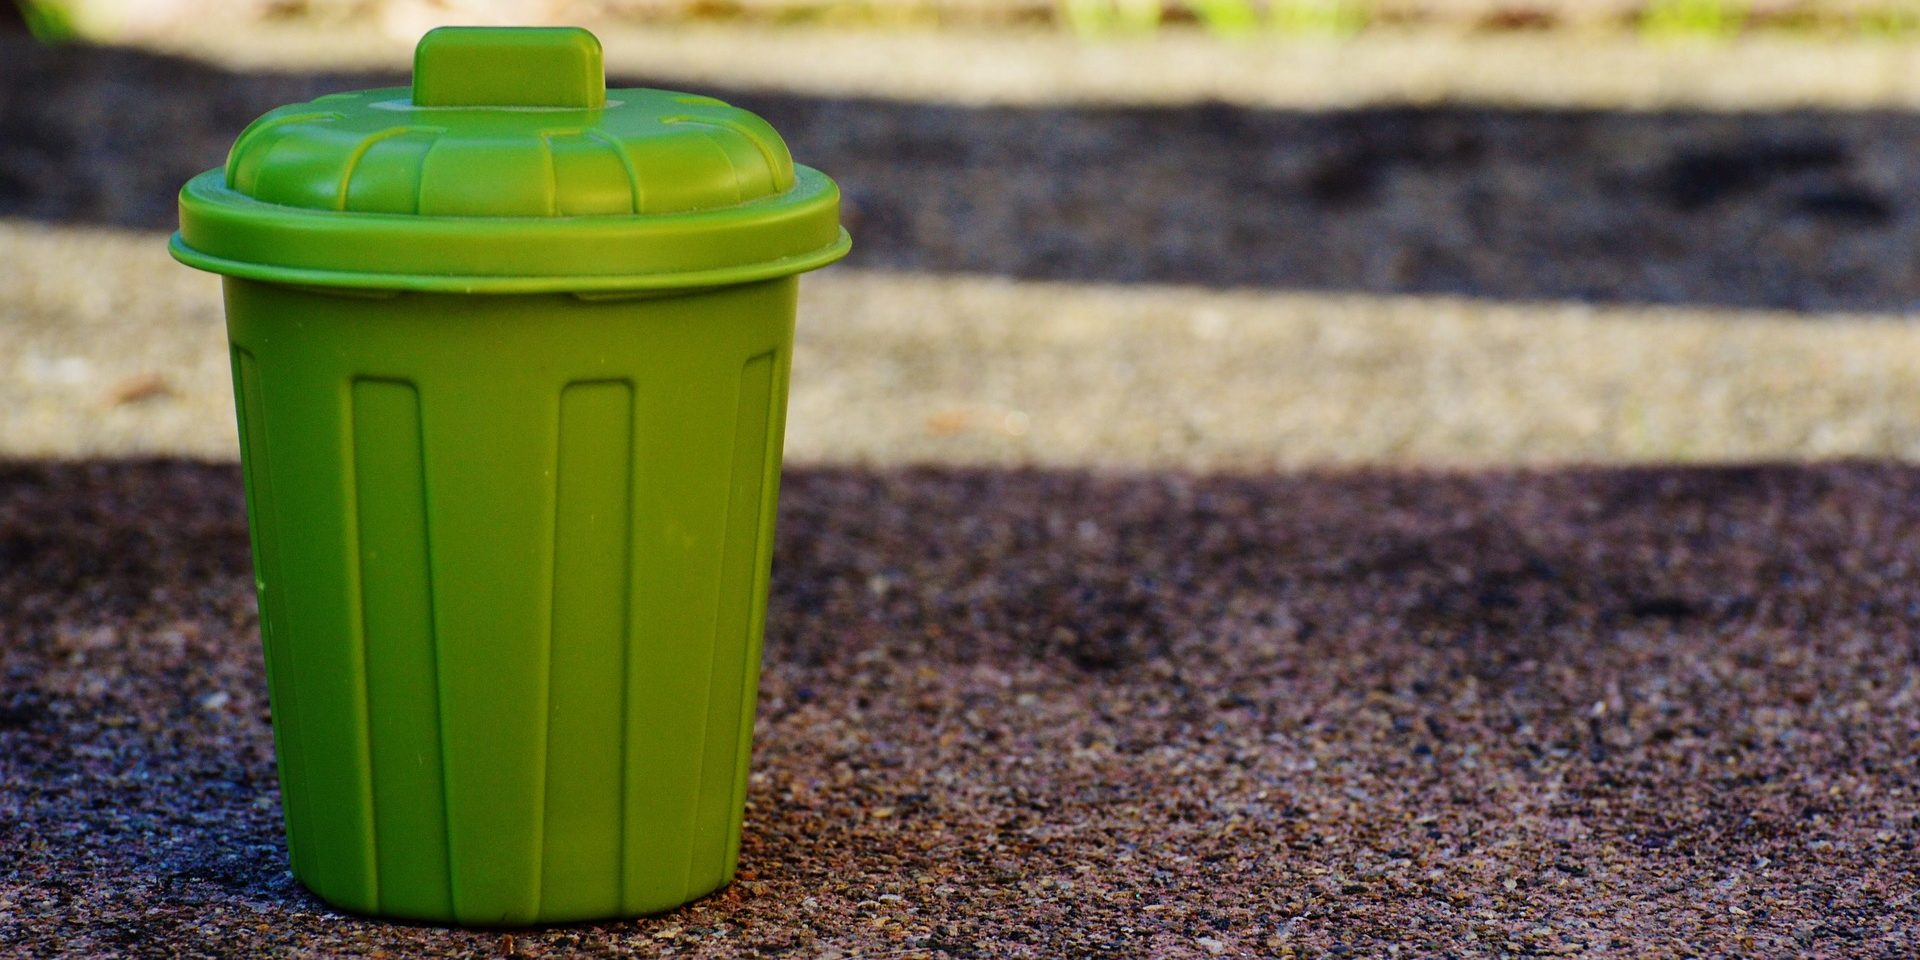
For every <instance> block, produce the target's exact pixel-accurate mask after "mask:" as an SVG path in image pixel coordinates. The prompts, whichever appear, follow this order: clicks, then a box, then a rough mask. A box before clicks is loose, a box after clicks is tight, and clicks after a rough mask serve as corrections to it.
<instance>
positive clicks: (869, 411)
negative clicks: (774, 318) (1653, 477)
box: [0, 0, 1920, 469]
mask: <svg viewBox="0 0 1920 960" xmlns="http://www.w3.org/2000/svg"><path fill="white" fill-rule="evenodd" d="M0 9H3V10H5V13H6V15H7V16H8V23H7V27H6V28H5V32H4V35H0V455H8V456H28V457H47V456H53V457H89V456H101V455H116V456H117V455H125V454H187V455H192V456H204V457H214V458H219V459H231V458H232V457H233V456H234V455H235V451H234V444H233V439H232V436H231V434H232V423H231V416H232V414H231V412H230V410H229V403H228V397H227V393H226V391H227V389H228V387H227V382H226V378H227V374H226V372H225V364H224V361H223V360H222V359H221V358H222V356H223V352H222V350H221V336H220V332H219V325H220V322H221V321H220V314H219V307H218V302H217V296H218V283H217V281H216V280H215V279H214V278H212V277H208V276H203V275H199V274H196V273H193V272H192V271H188V270H185V269H183V268H179V267H177V266H175V265H174V264H173V263H171V262H170V261H169V260H168V259H167V258H166V256H165V254H164V251H163V246H164V238H165V234H166V232H167V231H168V230H170V229H171V227H172V225H173V216H174V214H173V199H172V197H173V193H174V191H175V190H176V189H177V188H178V186H179V184H180V183H181V182H183V181H184V180H185V179H186V178H187V177H189V176H190V175H192V174H193V173H195V172H197V171H199V170H202V169H206V168H209V167H212V166H216V165H218V164H219V163H221V162H222V160H223V158H224V155H225V150H226V148H227V146H228V145H229V144H230V143H231V141H232V139H233V137H234V135H235V134H237V133H238V132H239V130H240V129H241V128H242V127H243V126H245V124H246V123H247V122H248V121H249V120H250V119H252V118H253V117H254V116H257V115H258V114H260V113H262V112H264V111H266V110H268V109H270V108H272V107H274V106H277V105H279V104H282V103H288V102H293V101H296V100H302V99H306V98H309V97H311V96H314V95H316V94H319V93H323V92H327V91H332V90H340V89H351V88H356V87H365V86H370V85H380V84H390V83H404V82H405V79H406V70H407V66H408V63H409V56H410V51H411V47H412V43H413V40H414V39H415V38H416V37H417V36H418V35H419V33H420V32H421V31H423V30H425V29H427V28H429V27H431V26H434V25H437V24H444V23H549V22H552V23H559V22H566V23H580V24H584V25H587V26H590V27H592V28H593V29H595V30H596V31H598V32H599V33H600V35H601V36H602V38H603V40H604V42H605V44H606V48H607V51H608V58H609V69H610V71H611V73H612V74H613V75H614V82H615V83H616V84H621V83H624V84H629V85H634V84H638V85H654V86H666V87H678V88H686V89H695V90H699V91H701V92H707V93H714V94H717V95H719V96H722V97H724V98H727V99H730V100H733V101H736V102H739V103H741V104H742V105H745V106H748V107H749V108H751V109H754V110H757V111H759V112H761V113H762V114H763V115H765V116H766V117H768V118H769V119H770V120H771V121H772V122H773V123H774V125H775V126H776V127H778V128H779V129H780V130H781V131H782V132H783V133H785V134H786V135H787V137H788V138H789V140H790V142H791V144H792V147H793V151H794V153H795V155H796V157H797V158H799V159H800V160H801V161H802V162H805V163H809V164H812V165H815V166H818V167H820V168H822V169H825V170H827V171H829V172H831V173H832V174H833V175H834V176H835V177H836V178H838V179H839V180H840V182H841V184H842V186H843V188H844V189H845V192H846V197H847V219H848V223H849V226H850V227H851V229H852V231H853V234H854V236H855V238H856V248H855V253H854V255H853V257H852V258H851V259H849V260H848V261H847V262H846V263H845V264H844V265H843V266H841V267H837V268H836V269H834V270H832V271H829V272H827V273H825V274H822V275H820V276H818V277H815V278H811V279H810V281H809V283H808V284H807V289H806V294H805V296H806V303H805V305H804V307H803V322H802V325H801V326H802V342H801V346H800V350H801V352H800V354H799V355H798V361H797V362H798V369H799V370H800V371H801V373H800V374H799V375H797V376H796V377H795V381H794V382H795V389H796V394H795V398H794V406H793V411H792V430H791V434H790V455H791V456H792V457H793V458H794V460H795V462H797V463H814V462H829V463H831V462H849V463H919V462H941V463H959V464H1041V465H1060V466H1074V467H1084V466H1114V467H1127V466H1169V465H1175V466H1192V467H1197V468H1226V469H1262V468H1269V467H1293V466H1302V465H1314V464H1354V463H1363V464H1371V463H1387V464H1435V465H1445V466H1453V465H1485V464H1503V463H1542V462H1644V461H1689V462H1690V461H1712V460H1753V459H1806V458H1829V457H1849V456H1868V457H1894V458H1906V457H1909V456H1911V455H1913V454H1914V453H1916V452H1920V429H1917V428H1920V326H1916V325H1913V324H1911V323H1909V322H1907V320H1906V319H1905V316H1906V314H1907V312H1908V311H1909V310H1910V309H1911V308H1912V307H1913V306H1914V305H1915V304H1916V303H1920V265H1916V262H1915V260H1914V258H1913V256H1912V255H1911V251H1912V249H1913V247H1914V241H1915V239H1916V235H1917V234H1920V202H1916V199H1917V198H1916V196H1915V192H1914V185H1915V184H1916V183H1917V182H1920V126H1917V125H1916V123H1915V120H1914V116H1915V115H1914V114H1913V113H1912V112H1911V111H1912V109H1913V107H1914V106H1915V103H1916V101H1920V3H1916V2H1912V0H1799V2H1787V0H1783V2H1758V0H1756V2H1751V3H1745V2H1736V0H1564V2H1549V0H1533V2H1526V0H1267V2H1257V0H1165V2H1154V0H1060V2H1058V3H1055V2H1051V0H845V2H827V0H518V2H516V0H27V2H25V3H23V4H21V5H19V6H18V7H0Z"/></svg>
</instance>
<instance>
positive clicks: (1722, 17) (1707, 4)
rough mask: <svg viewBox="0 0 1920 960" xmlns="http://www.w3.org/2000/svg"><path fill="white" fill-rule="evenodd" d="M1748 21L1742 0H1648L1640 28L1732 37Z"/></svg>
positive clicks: (1660, 33) (1651, 32)
mask: <svg viewBox="0 0 1920 960" xmlns="http://www.w3.org/2000/svg"><path fill="white" fill-rule="evenodd" d="M1746 22H1747V4H1746V2H1745V0H1649V2H1648V3H1647V8H1646V11H1645V12H1644V13H1642V14H1641V16H1640V29H1641V31H1642V32H1643V33H1645V34H1646V35H1647V36H1649V37H1654V38H1664V37H1712V38H1726V37H1731V36H1733V35H1735V34H1737V33H1739V32H1740V31H1741V29H1742V28H1743V27H1745V26H1746Z"/></svg>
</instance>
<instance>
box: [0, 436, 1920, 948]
mask: <svg viewBox="0 0 1920 960" xmlns="http://www.w3.org/2000/svg"><path fill="white" fill-rule="evenodd" d="M242 517H243V513H242V509H241V501H240V487H239V482H238V476H237V472H236V470H235V468H233V467H231V466H224V465H203V464H195V463H183V462H126V463H93V464H14V465H10V466H9V465H0V850H5V851H6V856H5V857H4V858H0V952H4V953H9V954H11V955H24V956H39V955H49V954H54V953H59V952H62V951H65V952H68V953H72V954H96V953H122V954H130V955H170V956H204V955H236V956H237V955H247V956H253V955H262V954H269V953H309V954H315V955H327V956H379V955H382V951H385V953H386V955H396V956H420V955H434V956H441V955H444V956H456V955H458V956H474V955H505V954H518V955H524V956H559V955H575V954H576V953H581V954H586V955H596V956H598V955H623V956H624V955H642V956H653V955H675V956H724V955H739V954H742V953H746V952H753V953H760V954H782V953H788V954H793V955H800V956H832V955H837V954H845V955H853V956H881V955H886V956H909V955H911V956H1031V957H1064V956H1080V955H1094V954H1099V955H1124V956H1145V955H1152V956H1170V957H1179V956H1195V957H1205V956H1212V955H1223V956H1287V955H1289V954H1290V953H1292V954H1297V955H1301V956H1337V955H1343V954H1344V955H1356V956H1382V955H1385V954H1386V953H1387V952H1388V947H1389V946H1398V947H1399V948H1400V955H1402V956H1448V955H1451V956H1488V955H1527V954H1546V953H1556V952H1559V953H1586V954H1590V955H1611V956H1622V957H1627V956H1632V957H1648V956H1783V957H1784V956H1874V957H1896V956H1912V955H1914V953H1915V952H1916V950H1920V904H1916V903H1915V902H1914V890H1915V880H1916V872H1917V871H1920V853H1916V851H1915V848H1914V839H1915V835H1916V826H1920V824H1916V822H1915V820H1916V816H1917V813H1916V811H1917V810H1920V807H1916V803H1915V796H1914V793H1913V791H1914V790H1915V785H1916V772H1917V771H1916V769H1915V767H1916V756H1920V751H1917V750H1916V747H1920V742H1917V740H1920V696H1917V695H1916V693H1917V691H1920V687H1917V681H1920V672H1916V659H1920V579H1916V576H1915V572H1916V570H1920V539H1916V538H1914V537H1913V536H1912V535H1911V533H1912V531H1913V530H1914V528H1915V527H1916V525H1920V470H1916V469H1913V468H1898V467H1883V466H1870V465H1840V466H1817V467H1788V466H1781V467H1755V468H1721V469H1698V470H1572V471H1562V472H1550V473H1505V472H1503V473H1490V474H1463V475H1450V474H1415V473H1407V474H1371V473H1358V474H1355V473H1349V474H1324V475H1298V476H1269V477H1193V476H1182V475H1152V476H1130V477H1129V476H1112V477H1098V476H1089V475H1084V474H1074V473H1037V472H1025V473H1023V472H989V471H981V472H964V471H914V470H909V471H899V472H855V471H817V470H808V471H798V472H795V473H793V474H792V475H790V476H789V480H788V490H787V498H786V503H785V506H784V514H783V519H782V527H781V533H780V546H779V551H778V555H777V560H776V564H777V567H776V571H775V594H776V596H775V598H774V602H773V605H772V613H771V623H770V627H769V643H768V670H767V675H766V683H765V688H764V690H763V692H762V696H761V722H760V726H759V728H758V734H757V738H756V740H757V750H756V756H755V766H754V769H755V771H756V773H755V777H754V781H753V786H752V790H751V795H750V798H749V802H750V804H751V809H750V810H749V813H748V820H749V822H748V828H747V832H746V841H745V852H744V854H743V863H742V870H741V874H740V876H741V882H739V883H737V884H736V885H735V886H734V887H733V888H732V889H730V890H728V891H726V892H724V893H722V894H721V895H718V896H716V897H714V898H711V899H709V900H707V901H705V902H702V903H699V904H696V905H694V906H692V907H688V908H685V909H683V910H680V911H677V912H675V913H673V914H670V915H667V916H664V917H660V918H655V919H650V920H644V921H636V922H632V923H623V924H610V925H603V926H586V927H570V928H561V929H553V930H543V931H519V932H515V933H511V934H508V933H499V932H493V933H469V932H453V931H441V930H435V929H432V928H427V927H415V926H398V925H387V924H381V923H375V922H369V921H364V920H359V919H353V918H347V917H342V916H338V915H335V914H332V913H330V912H329V911H327V910H326V909H325V908H324V907H322V906H321V905H320V904H318V903H316V902H315V901H314V900H312V899H311V898H309V897H308V896H306V895H305V894H304V893H303V892H302V891H301V890H300V889H299V888H298V887H297V886H296V885H295V884H294V882H293V881H292V879H291V878H290V877H289V875H288V874H287V873H286V870H285V866H284V862H283V859H282V851H281V843H280V836H279V813H278V796H277V793H276V790H275V786H274V775H273V770H272V766H271V757H270V744H269V735H268V728H267V716H266V705H265V702H264V698H263V680H262V676H261V666H260V656H259V652H258V650H257V649H256V644H257V642H258V640H257V636H256V633H255V628H254V605H253V599H252V597H251V595H250V588H249V576H248V570H247V555H246V537H245V532H244V529H243V525H242Z"/></svg>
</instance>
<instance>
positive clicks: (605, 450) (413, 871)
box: [225, 277, 797, 924]
mask: <svg viewBox="0 0 1920 960" xmlns="http://www.w3.org/2000/svg"><path fill="white" fill-rule="evenodd" d="M225 284H226V304H227V317H228V328H229V332H230V339H231V348H232V361H233V378H234V389H235V399H236V403H237V406H238V410H239V422H240V435H241V440H242V457H243V461H244V464H245V475H246V485H247V494H248V511H249V522H250V523H249V525H250V528H251V530H252V532H253V546H254V559H255V566H256V572H257V580H258V585H259V597H260V614H261V632H262V634H263V638H264V640H265V647H266V657H267V664H268V672H269V683H270V687H271V699H272V710H273V720H274V727H275V737H276V747H277V751H278V755H279V758H280V772H281V782H282V787H283V802H284V805H285V813H286V826H287V835H288V838H289V847H290V851H291V856H292V862H293V869H294V872H295V874H296V875H297V876H298V877H299V879H300V880H301V881H302V882H303V883H305V884H306V885H307V886H308V887H310V888H311V889H313V890H314V891H315V892H316V893H317V894H319V895H320V896H321V897H322V898H323V899H325V900H327V901H328V902H330V903H333V904H335V905H338V906H340V907H344V908H347V909H350V910H355V911H359V912H365V913H373V914H380V915H386V916H394V917H403V918H413V919H422V920H438V921H456V922H460V923H465V924H526V923H536V922H540V923H546V922H560V921H569V920H584V919H592V918H603V917H613V916H630V915H637V914H644V913H649V912H654V911H659V910H663V909H667V908H670V907H673V906H675V905H677V904H680V903H683V902H685V901H687V900H690V899H693V898H695V897H698V896H700V895H702V894H705V893H707V892H710V891H712V890H714V889H717V888H718V887H720V886H723V885H724V884H725V883H726V882H727V881H728V880H730V879H731V877H732V874H733V868H734V862H735V859H736V856H737V852H738V848H739V837H740V826H741V811H742V805H743V801H744V790H745V776H746V767H747V757H748V751H749V744H750V740H751V732H752V727H753V723H752V717H753V709H754V699H755V690H756V688H757V682H758V667H759V662H760V647H761V635H762V628H763V624H764V620H765V605H766V595H767V578H768V566H769V558H770V554H771V546H772V535H773V526H774V512H775V502H776V495H777V488H778V484H779V474H780V452H781V439H782V432H783V427H784V424H785V408H786V395H787V372H788V364H789V358H790V355H791V347H792V342H793V325H794V311H795V291H796V285H797V280H796V279H795V278H793V277H784V278H778V279H773V280H767V281H761V282H757V283H749V284H740V285H734V286H727V287H721V288H717V289H711V290H705V291H698V292H691V293H671V294H664V295H661V294H652V295H636V296H627V297H619V296H613V297H586V298H583V297H577V296H573V295H568V294H559V293H548V294H529V295H461V294H443V293H416V292H404V291H386V292H372V291H351V290H327V289H316V288H304V287H298V286H291V285H284V284H275V283H268V282H258V281H253V280H246V279H238V278H231V277H230V278H228V279H226V280H225Z"/></svg>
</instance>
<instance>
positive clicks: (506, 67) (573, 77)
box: [413, 27, 607, 109]
mask: <svg viewBox="0 0 1920 960" xmlns="http://www.w3.org/2000/svg"><path fill="white" fill-rule="evenodd" d="M413 102H414V104H415V105H416V106H422V107H574V108H587V109H591V108H595V107H602V106H605V105H606V102H607V75H606V71H605V69H604V68H603V67H602V66H601V63H600V41H599V39H598V38H596V37H594V35H593V34H591V33H588V32H587V31H585V30H582V29H580V28H579V27H440V28H438V29H435V30H429V31H427V35H426V36H424V37H421V38H420V44H419V46H417V47H415V48H414V50H413Z"/></svg>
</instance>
